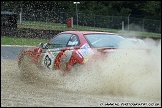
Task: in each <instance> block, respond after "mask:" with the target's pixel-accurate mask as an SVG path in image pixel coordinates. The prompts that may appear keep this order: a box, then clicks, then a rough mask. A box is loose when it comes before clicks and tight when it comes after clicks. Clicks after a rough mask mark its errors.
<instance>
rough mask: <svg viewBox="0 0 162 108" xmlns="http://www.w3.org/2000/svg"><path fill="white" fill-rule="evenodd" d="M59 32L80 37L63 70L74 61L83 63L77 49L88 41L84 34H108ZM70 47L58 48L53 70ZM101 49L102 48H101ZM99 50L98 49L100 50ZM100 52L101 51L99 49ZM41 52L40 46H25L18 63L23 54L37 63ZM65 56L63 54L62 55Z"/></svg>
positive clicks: (58, 67) (57, 66) (67, 69)
mask: <svg viewBox="0 0 162 108" xmlns="http://www.w3.org/2000/svg"><path fill="white" fill-rule="evenodd" d="M61 33H73V34H76V35H78V37H79V39H80V45H79V46H75V47H74V49H73V51H72V55H71V58H70V59H69V61H68V62H66V68H65V69H64V71H69V70H70V67H71V66H72V65H73V64H75V63H80V64H83V60H84V58H83V57H82V58H81V57H79V55H78V54H77V52H76V51H77V50H78V49H79V48H80V47H81V46H82V45H84V44H85V43H87V44H88V42H87V41H86V39H85V38H84V37H83V35H84V34H89V33H90V34H92V33H105V34H110V33H108V32H94V31H65V32H61ZM69 49H70V47H66V48H60V52H59V53H58V54H57V56H56V59H55V61H54V66H53V70H55V69H60V58H61V57H62V56H63V55H64V51H66V50H69ZM101 50H103V49H101ZM101 50H100V51H101ZM100 51H99V50H98V51H97V50H95V49H94V52H95V54H96V55H98V54H100V53H96V52H100ZM101 52H102V51H101ZM41 53H42V48H40V47H36V46H35V47H30V48H27V49H25V50H23V51H22V52H21V53H20V54H19V56H18V64H20V58H21V56H22V55H23V54H27V55H29V56H30V59H31V60H32V62H33V63H34V64H36V65H37V64H38V59H39V57H40V54H41ZM64 56H65V55H64ZM80 56H81V55H80Z"/></svg>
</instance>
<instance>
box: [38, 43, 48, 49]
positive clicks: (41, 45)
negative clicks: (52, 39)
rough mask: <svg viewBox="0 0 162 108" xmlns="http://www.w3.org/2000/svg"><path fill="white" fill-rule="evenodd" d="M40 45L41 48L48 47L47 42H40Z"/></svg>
mask: <svg viewBox="0 0 162 108" xmlns="http://www.w3.org/2000/svg"><path fill="white" fill-rule="evenodd" d="M39 47H41V48H43V49H44V48H47V43H39Z"/></svg>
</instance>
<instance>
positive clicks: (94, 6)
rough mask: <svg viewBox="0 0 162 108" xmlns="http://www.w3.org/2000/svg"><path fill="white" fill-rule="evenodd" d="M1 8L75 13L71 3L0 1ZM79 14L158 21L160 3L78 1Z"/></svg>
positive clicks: (159, 17)
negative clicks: (129, 16) (131, 17)
mask: <svg viewBox="0 0 162 108" xmlns="http://www.w3.org/2000/svg"><path fill="white" fill-rule="evenodd" d="M3 7H11V8H15V9H16V8H21V7H22V8H30V9H39V10H47V11H48V10H50V11H51V10H57V11H60V12H75V9H76V7H75V5H74V4H73V1H1V10H3V9H2V8H3ZM78 10H79V12H80V13H86V14H95V15H107V16H109V15H110V16H128V15H129V14H131V16H133V17H138V18H147V19H154V20H160V19H161V1H80V4H79V5H78Z"/></svg>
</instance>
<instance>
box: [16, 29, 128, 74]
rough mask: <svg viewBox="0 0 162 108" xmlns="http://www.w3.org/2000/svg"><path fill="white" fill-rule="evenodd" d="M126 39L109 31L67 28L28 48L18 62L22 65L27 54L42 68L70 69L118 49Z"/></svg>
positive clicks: (67, 70)
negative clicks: (46, 40)
mask: <svg viewBox="0 0 162 108" xmlns="http://www.w3.org/2000/svg"><path fill="white" fill-rule="evenodd" d="M125 40H126V39H125V38H124V37H122V36H119V35H117V34H114V33H109V32H95V31H64V32H61V33H59V34H57V35H56V36H54V37H53V38H52V39H51V40H49V41H48V42H47V43H40V44H39V46H35V47H29V48H27V49H24V50H23V51H22V52H21V53H20V54H19V56H18V65H19V66H21V63H22V61H23V60H24V59H23V58H24V56H26V55H27V56H28V57H29V59H30V60H31V61H32V62H33V63H34V64H36V65H37V66H38V67H39V68H44V69H49V70H57V69H61V70H63V71H65V72H69V71H70V69H71V67H72V66H74V65H75V64H84V63H86V62H88V61H89V60H90V59H91V58H92V57H93V58H100V57H101V54H102V55H104V54H105V53H107V52H109V51H110V52H111V51H112V50H115V49H117V48H118V46H119V44H120V43H121V42H122V41H125ZM102 57H103V56H102Z"/></svg>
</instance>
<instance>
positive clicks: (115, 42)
mask: <svg viewBox="0 0 162 108" xmlns="http://www.w3.org/2000/svg"><path fill="white" fill-rule="evenodd" d="M84 37H85V38H86V40H87V41H88V42H89V44H90V45H91V47H93V48H100V47H118V46H119V44H120V42H122V41H124V40H125V38H123V37H122V36H119V35H116V34H85V35H84Z"/></svg>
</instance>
